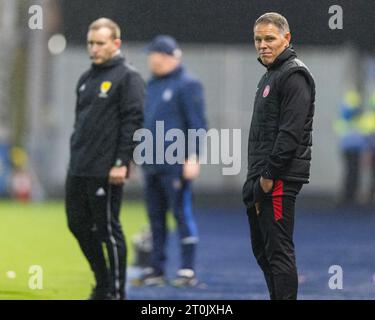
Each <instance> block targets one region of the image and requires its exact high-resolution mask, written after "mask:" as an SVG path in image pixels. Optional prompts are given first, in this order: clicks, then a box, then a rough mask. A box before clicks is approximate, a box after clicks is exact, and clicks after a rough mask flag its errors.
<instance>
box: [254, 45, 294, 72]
mask: <svg viewBox="0 0 375 320" xmlns="http://www.w3.org/2000/svg"><path fill="white" fill-rule="evenodd" d="M295 57H297V54H296V52H295V51H294V49H293V47H292V46H291V45H290V46H289V47H287V48H285V50H284V51H283V52H281V53H280V54H279V55H278V56H277V57H276V59H275V60H274V61H273V62H272V63H271V64H270V65H265V64H264V63H263V62H262V60H261V59H260V58H258V61H259V62H260V63H261V64H262V65H263V66H265V67H266V68H267V70H272V69H275V68H277V67H278V66H280V65H282V64H283V63H284V62H285V61H287V60H289V59H290V58H295Z"/></svg>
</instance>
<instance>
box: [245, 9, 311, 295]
mask: <svg viewBox="0 0 375 320" xmlns="http://www.w3.org/2000/svg"><path fill="white" fill-rule="evenodd" d="M290 39H291V34H290V30H289V25H288V22H287V20H286V19H285V18H284V17H283V16H281V15H280V14H278V13H266V14H264V15H262V16H260V17H259V18H258V19H257V21H256V22H255V25H254V42H255V48H256V50H257V52H258V54H259V59H258V60H259V62H260V63H261V64H262V65H263V66H265V67H266V69H267V71H266V73H265V74H264V75H263V77H262V79H261V80H260V82H259V84H258V88H257V92H256V97H255V102H254V111H253V117H252V121H251V127H250V133H249V142H248V143H249V144H248V174H247V180H246V182H245V184H244V187H243V199H244V202H245V204H246V206H247V214H248V218H249V223H250V232H251V243H252V249H253V253H254V255H255V258H256V259H257V262H258V264H259V266H260V267H261V269H262V271H263V273H264V276H265V279H266V282H267V286H268V290H269V293H270V297H271V299H296V298H297V289H298V276H297V268H296V262H295V252H294V244H293V228H294V209H295V200H296V196H297V195H298V193H299V191H300V190H301V188H302V185H303V184H304V183H308V182H309V176H310V162H311V146H312V122H313V115H314V101H315V85H314V80H313V78H312V76H311V74H310V72H309V70H308V69H307V67H306V66H305V65H304V64H303V63H302V62H301V61H300V60H298V59H297V56H296V53H295V51H294V50H293V49H292V48H291V46H290Z"/></svg>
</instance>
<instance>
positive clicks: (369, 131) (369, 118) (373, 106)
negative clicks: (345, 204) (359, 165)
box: [359, 91, 375, 204]
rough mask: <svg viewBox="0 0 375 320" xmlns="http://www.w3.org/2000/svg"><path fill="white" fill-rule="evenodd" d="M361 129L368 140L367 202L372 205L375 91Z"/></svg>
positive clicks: (374, 153) (362, 120)
mask: <svg viewBox="0 0 375 320" xmlns="http://www.w3.org/2000/svg"><path fill="white" fill-rule="evenodd" d="M359 127H360V130H361V133H362V134H363V135H364V137H365V138H366V149H365V150H364V151H365V152H364V162H363V164H364V165H365V166H366V167H369V169H370V181H369V186H366V188H365V190H366V192H365V201H366V203H368V204H372V203H374V200H375V197H374V195H375V91H374V92H373V93H372V94H371V96H370V99H369V102H368V105H367V108H366V111H365V112H363V113H362V115H361V118H360V122H359Z"/></svg>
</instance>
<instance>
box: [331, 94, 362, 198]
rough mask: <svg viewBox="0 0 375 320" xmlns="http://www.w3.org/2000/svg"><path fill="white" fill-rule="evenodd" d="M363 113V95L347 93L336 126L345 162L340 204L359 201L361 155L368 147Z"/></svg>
mask: <svg viewBox="0 0 375 320" xmlns="http://www.w3.org/2000/svg"><path fill="white" fill-rule="evenodd" d="M362 113H363V108H362V98H361V94H360V93H359V92H358V91H357V90H349V91H347V92H346V93H345V95H344V99H343V102H342V103H341V106H340V118H339V119H338V120H336V122H335V124H334V129H335V131H336V133H337V134H338V136H339V138H340V142H339V146H340V149H341V153H342V157H343V162H344V173H343V182H342V184H341V185H342V190H341V195H340V204H354V203H356V202H357V200H358V190H359V181H360V164H361V154H362V151H363V150H364V149H365V147H366V138H365V136H364V135H363V132H362V131H363V130H362V128H361V123H362V118H361V115H362Z"/></svg>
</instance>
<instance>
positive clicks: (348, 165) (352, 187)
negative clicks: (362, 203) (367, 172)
mask: <svg viewBox="0 0 375 320" xmlns="http://www.w3.org/2000/svg"><path fill="white" fill-rule="evenodd" d="M343 157H344V179H343V180H344V181H343V190H342V199H341V201H342V202H343V203H355V202H356V201H357V200H358V199H357V195H358V191H359V180H360V166H361V151H360V150H357V149H348V150H345V151H344V152H343ZM373 176H375V174H373ZM369 190H371V191H372V190H373V189H372V188H369Z"/></svg>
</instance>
